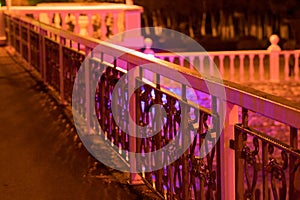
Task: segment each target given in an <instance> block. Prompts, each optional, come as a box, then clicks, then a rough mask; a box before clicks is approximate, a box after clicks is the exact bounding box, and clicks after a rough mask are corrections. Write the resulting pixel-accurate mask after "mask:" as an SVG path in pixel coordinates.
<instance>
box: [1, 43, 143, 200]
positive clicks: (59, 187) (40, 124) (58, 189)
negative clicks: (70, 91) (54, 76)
mask: <svg viewBox="0 0 300 200" xmlns="http://www.w3.org/2000/svg"><path fill="white" fill-rule="evenodd" d="M62 113H63V112H62V108H61V107H60V106H59V105H57V104H56V103H55V101H54V100H53V99H52V98H51V97H50V96H49V95H48V94H47V91H46V89H45V88H43V87H42V86H40V84H37V81H36V80H34V79H33V78H32V77H31V75H30V73H28V71H26V70H25V68H23V66H21V65H19V64H17V63H16V62H15V61H14V60H13V59H12V57H10V56H9V55H8V54H7V53H6V51H5V50H4V48H3V47H2V48H0V199H1V200H7V199H14V200H16V199H31V200H32V199H38V200H43V199H64V200H65V199H145V198H144V197H141V196H138V195H137V194H135V192H133V191H132V187H130V186H129V185H128V184H127V182H126V181H125V180H127V179H126V176H127V174H121V173H119V172H116V171H115V170H112V169H109V168H107V167H105V166H103V165H101V164H100V163H98V162H95V160H94V159H93V158H92V157H90V156H89V153H88V152H87V151H86V150H85V149H84V147H80V143H79V140H78V139H76V131H75V129H74V127H73V125H72V124H71V123H70V122H69V121H68V120H67V118H66V117H65V116H64V115H63V114H62ZM121 176H122V178H120V177H121ZM124 177H125V178H124ZM135 191H136V190H135Z"/></svg>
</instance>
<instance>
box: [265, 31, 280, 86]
mask: <svg viewBox="0 0 300 200" xmlns="http://www.w3.org/2000/svg"><path fill="white" fill-rule="evenodd" d="M279 40H280V39H279V37H278V36H277V35H271V36H270V42H271V45H270V46H269V47H268V51H270V81H272V82H279V67H280V65H279V52H280V51H281V48H280V47H279V46H278V42H279Z"/></svg>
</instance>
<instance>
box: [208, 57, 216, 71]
mask: <svg viewBox="0 0 300 200" xmlns="http://www.w3.org/2000/svg"><path fill="white" fill-rule="evenodd" d="M214 58H215V56H214V55H210V59H209V73H210V75H211V76H215V74H214V73H215V67H216V65H215V62H214Z"/></svg>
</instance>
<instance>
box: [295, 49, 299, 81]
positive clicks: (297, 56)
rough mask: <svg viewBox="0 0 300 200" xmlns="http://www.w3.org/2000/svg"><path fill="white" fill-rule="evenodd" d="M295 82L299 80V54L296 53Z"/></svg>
mask: <svg viewBox="0 0 300 200" xmlns="http://www.w3.org/2000/svg"><path fill="white" fill-rule="evenodd" d="M294 70H295V76H294V78H295V81H298V80H299V53H295V68H294Z"/></svg>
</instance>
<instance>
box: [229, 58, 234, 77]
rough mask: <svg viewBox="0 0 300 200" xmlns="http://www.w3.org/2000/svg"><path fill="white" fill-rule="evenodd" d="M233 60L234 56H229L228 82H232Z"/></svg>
mask: <svg viewBox="0 0 300 200" xmlns="http://www.w3.org/2000/svg"><path fill="white" fill-rule="evenodd" d="M234 58H235V55H229V60H230V69H229V80H231V79H232V80H234Z"/></svg>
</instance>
